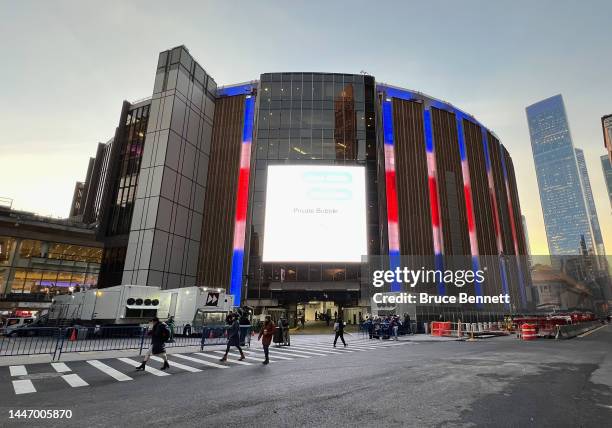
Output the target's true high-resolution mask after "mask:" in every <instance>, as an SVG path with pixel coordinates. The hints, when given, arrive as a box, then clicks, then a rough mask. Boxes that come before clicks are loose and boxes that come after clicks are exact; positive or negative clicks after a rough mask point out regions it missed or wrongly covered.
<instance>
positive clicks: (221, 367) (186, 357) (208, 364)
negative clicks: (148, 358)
mask: <svg viewBox="0 0 612 428" xmlns="http://www.w3.org/2000/svg"><path fill="white" fill-rule="evenodd" d="M173 355H174V356H175V357H179V358H183V359H185V360H188V361H193V362H194V363H198V364H203V365H205V366H209V367H216V368H218V369H226V368H228V367H227V366H223V365H221V364H217V363H211V362H210V361H204V360H201V359H199V358H193V357H190V356H188V355H182V354H173ZM195 355H201V356H203V357H208V358H213V359H215V360H217V359H218V358H217V357H216V356H214V355H208V354H203V353H201V352H196V354H195ZM233 362H235V361H233ZM238 362H239V363H241V364H244V365H248V366H250V365H251V363H244V362H242V361H238Z"/></svg>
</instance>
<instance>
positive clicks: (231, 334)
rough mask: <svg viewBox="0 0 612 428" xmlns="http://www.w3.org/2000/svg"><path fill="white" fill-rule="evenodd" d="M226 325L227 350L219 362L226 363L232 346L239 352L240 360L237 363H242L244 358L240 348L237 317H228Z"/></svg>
mask: <svg viewBox="0 0 612 428" xmlns="http://www.w3.org/2000/svg"><path fill="white" fill-rule="evenodd" d="M227 323H228V324H229V326H230V327H229V329H228V330H227V349H226V350H225V355H224V356H223V358H221V359H220V360H219V361H227V354H229V350H230V347H232V346H235V347H236V348H238V351H240V358H238V361H242V360H244V359H245V358H246V357H245V356H244V352H242V348H241V347H240V323H239V322H238V316H236V314H230V315H228V317H227Z"/></svg>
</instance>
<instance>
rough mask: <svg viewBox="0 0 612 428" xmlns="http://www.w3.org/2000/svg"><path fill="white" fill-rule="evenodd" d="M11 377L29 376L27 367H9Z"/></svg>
mask: <svg viewBox="0 0 612 428" xmlns="http://www.w3.org/2000/svg"><path fill="white" fill-rule="evenodd" d="M9 370H10V371H11V376H25V375H27V374H28V371H27V370H26V368H25V366H9Z"/></svg>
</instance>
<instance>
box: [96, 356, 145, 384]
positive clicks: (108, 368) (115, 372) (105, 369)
mask: <svg viewBox="0 0 612 428" xmlns="http://www.w3.org/2000/svg"><path fill="white" fill-rule="evenodd" d="M87 363H88V364H89V365H91V366H94V367H95V368H97V369H98V370H100V371H101V372H102V373H105V374H107V375H109V376H110V377H112V378H114V379H115V380H118V381H119V382H124V381H127V380H134V379H132V378H131V377H129V376H127V375H125V374H123V373H121V372H120V371H119V370H115V369H114V368H112V367H111V366H107V365H106V364H104V363H103V362H102V361H98V360H88V361H87Z"/></svg>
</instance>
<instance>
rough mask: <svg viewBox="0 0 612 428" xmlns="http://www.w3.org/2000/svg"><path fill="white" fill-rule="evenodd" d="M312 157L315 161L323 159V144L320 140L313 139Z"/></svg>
mask: <svg viewBox="0 0 612 428" xmlns="http://www.w3.org/2000/svg"><path fill="white" fill-rule="evenodd" d="M310 155H311V157H312V158H314V159H322V157H323V142H322V140H321V139H320V138H313V139H312V140H311V150H310Z"/></svg>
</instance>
